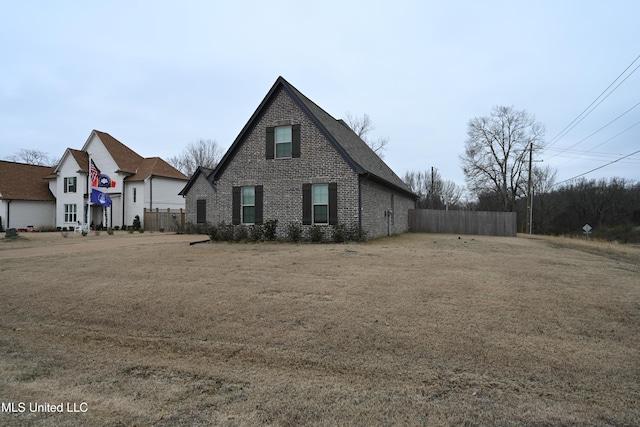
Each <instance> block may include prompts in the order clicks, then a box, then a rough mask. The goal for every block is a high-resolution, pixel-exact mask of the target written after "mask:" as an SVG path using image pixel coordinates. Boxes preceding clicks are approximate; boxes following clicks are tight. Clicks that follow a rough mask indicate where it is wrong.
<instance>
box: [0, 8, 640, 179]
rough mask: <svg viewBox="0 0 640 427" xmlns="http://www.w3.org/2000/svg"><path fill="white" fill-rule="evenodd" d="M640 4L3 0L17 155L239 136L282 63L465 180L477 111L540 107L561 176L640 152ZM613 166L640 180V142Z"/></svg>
mask: <svg viewBox="0 0 640 427" xmlns="http://www.w3.org/2000/svg"><path fill="white" fill-rule="evenodd" d="M639 16H640V2H638V1H635V0H626V1H619V0H608V1H606V2H605V1H602V0H597V1H586V0H572V1H563V0H550V1H546V0H545V1H534V0H530V1H515V0H511V1H487V0H483V1H448V0H443V1H402V0H395V1H393V2H391V1H384V2H382V1H371V0H368V1H361V2H356V1H348V0H342V1H339V2H338V1H323V2H304V1H273V0H272V1H261V2H258V1H255V2H246V1H234V2H231V1H229V2H219V1H189V0H183V1H180V2H168V1H158V0H156V1H133V0H127V1H107V2H93V1H89V2H84V1H55V2H52V1H29V0H25V1H13V2H4V4H3V6H2V17H3V18H2V25H0V52H1V57H2V61H1V64H0V158H3V159H4V158H7V156H10V155H11V154H14V153H16V152H17V151H18V150H19V149H20V148H25V149H38V150H42V151H44V152H46V153H48V154H49V155H51V156H53V157H60V156H61V155H62V154H63V153H64V150H65V149H66V148H67V147H71V148H76V149H80V148H82V146H83V144H84V143H85V141H86V140H87V138H88V136H89V134H90V132H91V130H92V129H97V130H101V131H104V132H108V133H110V134H111V135H112V136H114V137H115V138H117V139H118V140H120V141H121V142H123V143H124V144H126V145H127V146H129V147H130V148H131V149H133V150H134V151H136V152H138V153H139V154H140V155H142V156H144V157H153V156H160V157H163V158H164V159H167V158H169V157H171V156H174V155H177V154H179V153H180V152H181V151H182V149H183V148H184V146H186V145H187V144H188V143H190V142H194V141H196V140H198V139H203V138H204V139H215V140H216V141H217V142H218V143H219V144H220V146H221V147H222V148H224V149H225V150H226V148H228V147H229V145H230V144H231V143H232V142H233V140H234V139H235V138H236V136H237V135H238V133H239V132H240V130H241V129H242V127H243V126H244V124H245V123H246V122H247V121H248V119H249V118H250V116H251V114H253V112H254V111H255V109H256V108H257V106H258V104H259V103H260V101H261V100H262V99H263V97H264V96H265V95H266V93H267V92H268V90H269V89H270V88H271V86H272V85H273V83H274V82H275V80H276V79H277V77H278V76H283V77H284V78H285V79H287V80H288V81H289V83H291V84H292V85H294V86H295V87H296V88H298V90H300V91H301V92H302V93H304V94H305V95H306V96H307V97H309V98H310V99H311V100H313V101H314V102H315V103H317V104H318V105H319V106H320V107H322V108H323V109H325V110H326V111H327V112H328V113H330V114H331V115H333V116H334V117H336V118H343V117H344V116H345V113H346V112H350V113H351V114H353V115H362V114H364V113H366V114H368V115H369V116H370V118H371V119H372V120H373V123H374V126H375V129H374V130H373V131H372V134H371V136H372V137H374V138H378V137H388V138H389V141H390V142H389V145H388V146H387V149H386V152H385V161H386V162H387V163H388V164H389V166H391V168H392V169H393V170H394V171H395V172H396V173H397V174H398V175H400V176H403V175H404V173H405V172H406V171H407V170H416V171H417V170H422V171H425V170H430V169H431V167H435V168H436V169H437V170H438V171H439V172H440V174H441V176H442V177H443V178H444V179H450V180H453V181H455V182H456V183H458V184H459V185H463V184H465V181H464V175H463V173H462V171H461V168H460V160H459V155H460V154H462V153H463V151H464V142H465V139H466V130H467V123H468V121H469V119H471V118H473V117H479V116H486V115H489V114H490V112H491V110H492V108H493V107H494V106H496V105H504V106H513V107H514V108H515V109H518V110H527V111H528V112H529V113H531V114H533V115H535V117H536V119H537V120H538V121H539V122H541V123H543V124H544V125H545V127H546V141H548V143H549V144H550V147H549V148H548V149H546V150H545V151H544V152H539V153H536V155H535V157H536V158H537V159H539V160H544V161H545V163H543V164H545V165H550V166H551V167H553V168H557V169H558V176H557V180H558V181H562V180H565V179H569V178H572V177H574V176H576V175H579V174H582V173H584V172H587V171H589V170H591V169H594V168H597V167H600V166H602V165H604V164H606V163H608V162H611V161H614V160H616V159H618V158H620V157H622V156H624V155H627V154H630V153H633V152H635V151H638V150H640V124H639V123H640V106H638V107H636V108H633V107H634V106H636V105H637V104H638V103H640V71H637V72H635V73H633V71H634V70H635V68H636V67H638V66H639V65H640V59H638V60H637V61H636V62H634V60H636V59H637V58H638V56H639V55H640V44H639V42H640V25H639V24H638V17H639ZM630 64H631V67H630V68H629V69H628V70H627V71H626V73H625V74H623V75H622V77H621V78H620V79H618V80H617V81H616V78H618V76H620V75H621V74H622V73H623V72H624V71H625V69H627V67H628V66H629V65H630ZM625 78H626V80H625V81H624V82H623V83H622V84H621V85H620V86H619V87H618V88H617V89H616V90H614V91H613V92H611V94H610V96H608V97H607V98H606V99H605V100H604V101H603V102H602V103H601V104H600V105H599V106H598V107H597V108H596V109H595V110H594V111H593V112H592V113H591V114H589V115H588V116H586V118H584V120H582V121H581V122H580V123H579V124H578V125H577V126H576V127H575V128H573V129H572V130H571V131H570V132H569V133H567V134H566V135H565V136H563V137H562V138H559V139H557V138H556V136H557V135H558V134H560V133H561V132H562V131H563V129H565V128H566V127H567V126H568V125H569V124H571V122H572V121H573V120H574V119H576V118H577V117H578V116H579V115H580V113H582V112H583V111H584V110H585V109H586V108H587V107H589V105H590V104H592V102H594V101H596V100H597V99H598V96H599V95H601V94H602V93H603V91H605V89H606V88H607V87H608V86H609V85H610V84H612V83H613V82H614V81H616V83H615V84H614V85H613V86H612V87H611V89H613V88H614V87H615V86H616V85H617V84H618V83H620V82H621V81H622V80H623V79H625ZM611 89H610V90H609V92H610V91H611ZM609 92H607V93H605V95H607V94H608V93H609ZM603 98H604V96H603V97H601V98H599V99H598V102H599V101H600V100H602V99H603ZM594 105H595V104H594ZM631 108H633V109H632V110H631V111H629V112H628V113H626V114H625V115H623V116H622V117H621V118H619V119H618V120H616V121H614V122H613V123H611V124H610V125H609V126H607V127H605V128H604V129H602V130H600V131H599V132H597V133H595V134H594V132H596V131H598V130H599V129H601V128H603V127H604V126H605V125H607V124H608V123H610V122H611V121H613V120H614V119H616V118H618V117H619V116H620V115H622V114H623V113H625V112H627V111H628V110H629V109H631ZM634 125H635V127H632V126H634ZM611 176H619V177H624V178H627V179H629V180H635V181H640V155H639V154H636V155H635V156H632V157H629V158H627V159H624V160H621V161H619V162H617V163H614V164H612V165H610V166H607V167H604V168H602V169H599V170H597V171H595V172H592V173H590V174H588V175H586V178H600V177H611Z"/></svg>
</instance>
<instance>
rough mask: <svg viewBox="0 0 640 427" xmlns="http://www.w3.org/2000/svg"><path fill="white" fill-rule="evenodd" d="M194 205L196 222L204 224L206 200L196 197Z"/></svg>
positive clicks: (205, 220)
mask: <svg viewBox="0 0 640 427" xmlns="http://www.w3.org/2000/svg"><path fill="white" fill-rule="evenodd" d="M196 205H197V206H196V222H197V223H198V224H204V223H205V222H207V200H206V199H198V200H197V201H196Z"/></svg>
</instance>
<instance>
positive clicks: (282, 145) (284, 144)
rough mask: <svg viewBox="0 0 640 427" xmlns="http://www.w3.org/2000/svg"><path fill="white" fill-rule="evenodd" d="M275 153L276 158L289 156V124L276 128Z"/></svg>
mask: <svg viewBox="0 0 640 427" xmlns="http://www.w3.org/2000/svg"><path fill="white" fill-rule="evenodd" d="M275 133H276V137H275V144H276V146H275V153H276V159H287V158H290V157H291V141H292V139H291V126H278V127H277V128H276V131H275Z"/></svg>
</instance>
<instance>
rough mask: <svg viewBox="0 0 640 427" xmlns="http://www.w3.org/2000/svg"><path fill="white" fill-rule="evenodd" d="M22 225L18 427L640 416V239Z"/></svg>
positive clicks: (0, 247)
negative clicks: (327, 235) (336, 238)
mask: <svg viewBox="0 0 640 427" xmlns="http://www.w3.org/2000/svg"><path fill="white" fill-rule="evenodd" d="M24 236H25V237H23V238H21V239H19V240H17V241H11V242H9V241H0V275H1V276H0V277H1V279H0V402H2V404H3V406H2V409H3V412H2V413H0V425H12V426H13V425H18V426H20V425H23V426H58V425H107V426H120V425H124V426H133V425H136V426H146V425H154V426H174V425H229V426H234V425H238V426H249V425H279V426H280V425H282V426H298V425H319V426H333V425H363V426H369V425H434V426H440V425H443V426H444V425H447V426H448V425H505V426H511V425H513V426H520V425H524V426H546V425H580V426H582V425H603V426H630V425H639V424H640V248H634V247H623V246H619V245H613V244H605V243H596V242H585V241H576V240H567V239H560V238H529V237H518V238H497V237H484V236H457V235H456V236H452V235H429V234H405V235H402V236H398V237H392V238H385V239H379V240H375V241H372V242H369V243H367V244H339V245H335V244H327V245H313V244H300V245H293V244H270V243H261V244H229V243H215V244H212V243H206V244H197V245H193V246H190V245H189V244H188V242H189V241H194V240H199V239H202V237H201V236H184V235H182V236H178V235H168V234H164V233H145V234H127V233H122V232H121V233H116V234H115V235H113V236H109V235H107V234H106V233H103V234H101V235H99V236H96V235H94V234H91V235H89V236H86V237H81V236H80V235H69V236H68V237H67V238H62V237H61V236H60V234H58V233H47V234H44V233H42V234H37V233H30V234H26V235H24ZM61 403H62V404H63V408H62V409H63V410H64V411H63V412H62V413H58V412H52V411H51V410H50V409H51V407H53V408H54V409H59V407H58V406H57V405H60V404H61ZM20 404H22V405H24V406H23V408H24V411H20V408H21V406H20ZM46 404H49V405H50V406H49V410H48V411H45V409H47V407H46ZM11 405H13V406H11ZM34 405H42V406H41V407H38V406H35V409H36V411H31V409H33V407H34ZM67 405H70V406H69V407H68V406H67ZM73 405H75V406H73ZM74 407H75V408H76V409H78V410H79V409H81V410H82V411H79V412H67V409H69V408H70V409H71V410H72V409H73V408H74ZM39 408H40V409H42V410H41V411H38V410H37V409H39ZM11 410H13V412H12V411H11Z"/></svg>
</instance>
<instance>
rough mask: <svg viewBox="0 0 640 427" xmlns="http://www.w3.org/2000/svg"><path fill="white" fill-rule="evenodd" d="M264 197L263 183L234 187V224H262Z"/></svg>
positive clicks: (232, 202) (232, 203)
mask: <svg viewBox="0 0 640 427" xmlns="http://www.w3.org/2000/svg"><path fill="white" fill-rule="evenodd" d="M263 197H264V196H263V187H262V185H256V186H245V187H233V189H232V201H231V205H232V210H233V212H232V222H233V224H234V225H238V224H262V222H263Z"/></svg>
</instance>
